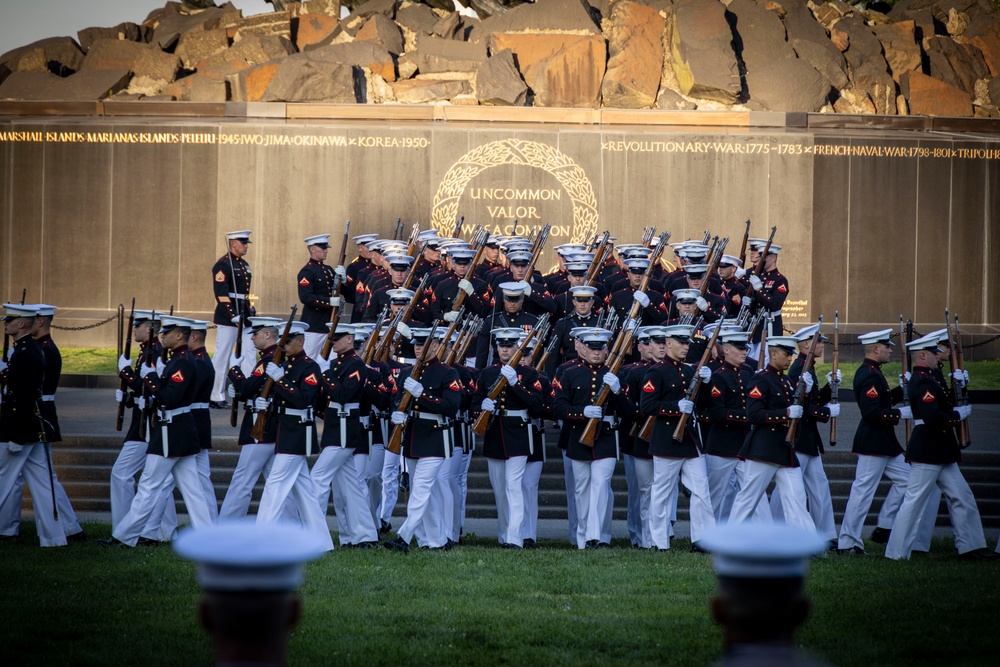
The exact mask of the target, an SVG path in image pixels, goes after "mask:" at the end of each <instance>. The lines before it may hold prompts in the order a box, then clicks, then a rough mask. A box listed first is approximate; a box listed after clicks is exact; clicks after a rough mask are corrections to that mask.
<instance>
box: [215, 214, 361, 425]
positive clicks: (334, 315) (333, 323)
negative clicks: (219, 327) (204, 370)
mask: <svg viewBox="0 0 1000 667" xmlns="http://www.w3.org/2000/svg"><path fill="white" fill-rule="evenodd" d="M350 233H351V221H350V220H348V221H347V225H346V226H345V227H344V241H343V242H342V243H341V244H340V255H339V258H338V259H337V264H336V266H343V265H344V260H345V259H347V240H348V238H349V237H350ZM341 288H343V280H341V278H340V276H339V275H338V276H337V277H336V278H334V279H333V293H332V294H330V300H331V301H332V300H334V299H336V300H337V302H338V305H336V306H333V307H331V308H330V331H329V332H328V333H327V334H326V340H325V341H323V349H322V351H321V352H320V354H322V355H323V359H329V358H330V348H332V347H333V336H334V334H335V333H336V330H337V324H339V323H340V305H339V302H340V291H341ZM237 356H239V355H238V354H237ZM233 426H235V424H233Z"/></svg>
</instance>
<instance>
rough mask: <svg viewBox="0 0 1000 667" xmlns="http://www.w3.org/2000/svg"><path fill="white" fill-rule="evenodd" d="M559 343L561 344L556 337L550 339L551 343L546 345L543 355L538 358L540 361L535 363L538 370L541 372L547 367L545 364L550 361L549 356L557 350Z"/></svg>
mask: <svg viewBox="0 0 1000 667" xmlns="http://www.w3.org/2000/svg"><path fill="white" fill-rule="evenodd" d="M558 345H559V339H558V338H556V337H553V338H552V340H550V341H549V344H548V345H546V346H545V351H544V352H542V356H541V358H540V359H539V360H538V363H536V364H535V370H536V371H538V372H539V373H541V372H542V370H543V369H544V368H545V364H547V363H548V361H549V357H551V356H552V354H553V353H554V352H555V351H556V347H557V346H558Z"/></svg>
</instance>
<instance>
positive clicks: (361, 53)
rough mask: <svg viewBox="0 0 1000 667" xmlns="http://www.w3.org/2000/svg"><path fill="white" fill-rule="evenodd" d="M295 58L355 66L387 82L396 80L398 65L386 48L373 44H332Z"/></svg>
mask: <svg viewBox="0 0 1000 667" xmlns="http://www.w3.org/2000/svg"><path fill="white" fill-rule="evenodd" d="M293 58H301V59H306V60H313V61H316V62H322V63H333V64H338V65H355V66H357V67H363V68H366V69H369V70H370V71H372V72H374V73H376V74H378V75H379V76H381V77H382V78H383V79H385V80H386V81H394V80H395V79H396V65H395V62H394V61H393V59H392V56H391V55H390V54H389V52H388V51H386V50H385V48H384V47H382V46H379V45H378V44H374V43H372V42H350V43H347V44H331V45H330V46H322V47H320V48H318V49H313V50H311V51H307V52H305V53H303V54H301V55H299V56H293Z"/></svg>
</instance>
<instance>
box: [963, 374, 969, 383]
mask: <svg viewBox="0 0 1000 667" xmlns="http://www.w3.org/2000/svg"><path fill="white" fill-rule="evenodd" d="M962 373H963V374H964V375H965V384H966V385H968V384H969V371H962Z"/></svg>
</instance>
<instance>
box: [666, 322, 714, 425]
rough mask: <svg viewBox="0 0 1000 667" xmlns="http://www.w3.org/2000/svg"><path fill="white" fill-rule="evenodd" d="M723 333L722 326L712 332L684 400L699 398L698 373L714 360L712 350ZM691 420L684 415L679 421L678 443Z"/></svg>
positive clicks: (699, 383)
mask: <svg viewBox="0 0 1000 667" xmlns="http://www.w3.org/2000/svg"><path fill="white" fill-rule="evenodd" d="M720 331H722V326H721V325H720V326H717V327H715V331H713V332H712V339H711V340H710V341H708V346H707V347H705V352H704V353H702V355H701V361H700V362H698V368H696V369H694V371H695V372H694V375H693V376H692V377H691V382H690V384H688V388H687V391H686V392H685V394H684V398H686V399H687V400H689V401H693V400H694V399H695V398H697V397H698V390H699V389H700V388H701V378H700V377H699V376H698V371H699V370H701V368H702V367H703V366H705V364H707V363H708V360H709V359H711V358H712V350H714V349H715V341H716V340H718V338H719V332H720ZM690 419H691V414H690V413H683V414H682V415H681V418H680V419H679V420H678V421H677V428H675V429H674V440H675V441H677V442H683V440H684V429H686V428H687V425H688V421H689V420H690Z"/></svg>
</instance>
